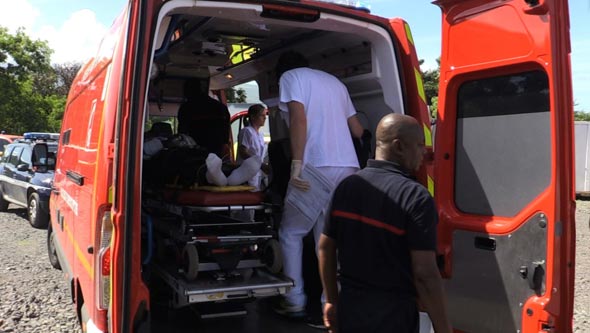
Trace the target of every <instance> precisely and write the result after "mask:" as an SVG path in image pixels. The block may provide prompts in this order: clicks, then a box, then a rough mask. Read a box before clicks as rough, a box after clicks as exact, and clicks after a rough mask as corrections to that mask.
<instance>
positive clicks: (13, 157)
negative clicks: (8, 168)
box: [8, 146, 23, 166]
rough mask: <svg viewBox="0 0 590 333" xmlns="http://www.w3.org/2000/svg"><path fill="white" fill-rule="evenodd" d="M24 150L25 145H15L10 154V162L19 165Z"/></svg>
mask: <svg viewBox="0 0 590 333" xmlns="http://www.w3.org/2000/svg"><path fill="white" fill-rule="evenodd" d="M22 151H23V147H22V146H16V147H14V150H12V153H11V154H10V160H9V161H8V163H10V164H12V165H14V166H17V165H18V163H19V162H20V153H21V152H22Z"/></svg>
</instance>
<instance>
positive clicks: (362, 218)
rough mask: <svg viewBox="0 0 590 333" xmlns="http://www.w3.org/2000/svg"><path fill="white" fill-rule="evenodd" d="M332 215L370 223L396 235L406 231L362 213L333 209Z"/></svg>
mask: <svg viewBox="0 0 590 333" xmlns="http://www.w3.org/2000/svg"><path fill="white" fill-rule="evenodd" d="M332 216H337V217H342V218H345V219H349V220H354V221H359V222H362V223H364V224H368V225H371V226H373V227H377V228H380V229H384V230H387V231H389V232H391V233H394V234H396V235H398V236H402V235H404V234H405V233H406V231H405V230H403V229H400V228H397V227H394V226H392V225H391V224H387V223H384V222H381V221H379V220H375V219H372V218H370V217H366V216H362V215H359V214H355V213H349V212H343V211H341V210H335V211H333V212H332Z"/></svg>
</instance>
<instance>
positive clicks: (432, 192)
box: [428, 176, 434, 197]
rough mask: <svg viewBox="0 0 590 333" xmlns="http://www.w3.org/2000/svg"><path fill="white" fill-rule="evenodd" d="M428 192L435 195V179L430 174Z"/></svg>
mask: <svg viewBox="0 0 590 333" xmlns="http://www.w3.org/2000/svg"><path fill="white" fill-rule="evenodd" d="M428 192H430V195H431V196H433V197H434V179H432V178H431V177H430V176H428Z"/></svg>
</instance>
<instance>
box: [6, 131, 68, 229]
mask: <svg viewBox="0 0 590 333" xmlns="http://www.w3.org/2000/svg"><path fill="white" fill-rule="evenodd" d="M58 137H59V135H58V134H54V133H38V132H31V133H25V134H24V135H23V138H22V139H16V140H15V141H14V142H12V143H10V144H8V145H7V146H6V150H5V154H4V155H3V156H2V159H1V160H0V211H6V210H7V209H8V205H9V204H10V203H12V204H15V205H18V206H22V207H26V208H27V216H28V219H29V223H31V225H32V226H33V227H35V228H46V227H47V224H48V221H49V195H50V193H51V185H52V183H53V174H54V170H55V154H56V152H57V139H58Z"/></svg>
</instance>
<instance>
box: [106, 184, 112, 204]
mask: <svg viewBox="0 0 590 333" xmlns="http://www.w3.org/2000/svg"><path fill="white" fill-rule="evenodd" d="M108 196H109V197H108V199H107V200H108V202H109V203H110V204H113V186H112V185H111V186H109V194H108Z"/></svg>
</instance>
